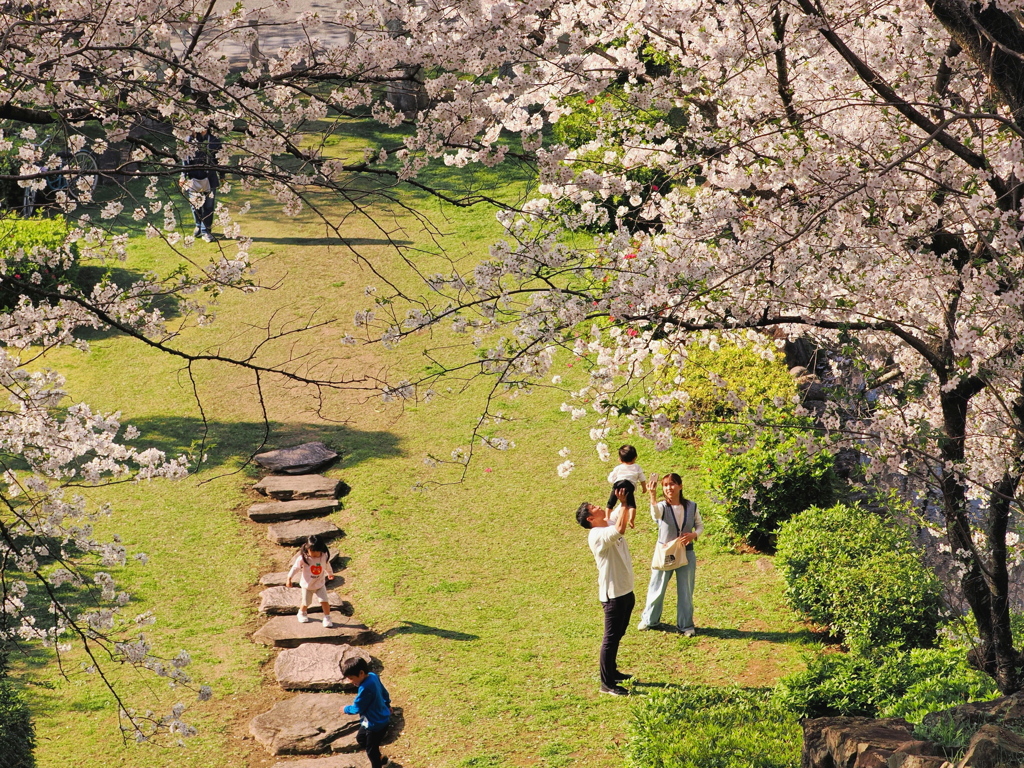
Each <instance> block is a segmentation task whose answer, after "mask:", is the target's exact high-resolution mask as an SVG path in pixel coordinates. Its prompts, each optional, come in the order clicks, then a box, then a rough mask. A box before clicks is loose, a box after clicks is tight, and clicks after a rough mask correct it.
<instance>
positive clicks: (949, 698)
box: [775, 646, 999, 723]
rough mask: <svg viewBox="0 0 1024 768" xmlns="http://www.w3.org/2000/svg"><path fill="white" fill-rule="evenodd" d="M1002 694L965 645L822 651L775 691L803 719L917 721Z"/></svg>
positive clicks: (781, 683)
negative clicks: (973, 664)
mask: <svg viewBox="0 0 1024 768" xmlns="http://www.w3.org/2000/svg"><path fill="white" fill-rule="evenodd" d="M998 695H999V692H998V690H997V688H996V687H995V684H994V683H993V681H992V679H991V678H990V677H988V676H987V675H985V674H984V673H982V672H979V671H978V670H976V669H974V668H972V667H971V666H970V665H969V664H968V663H967V652H966V650H965V648H963V647H961V646H954V647H942V648H913V649H911V650H903V649H900V648H898V647H896V646H883V647H878V648H875V649H873V650H872V651H871V652H869V653H866V654H860V653H821V654H819V655H818V656H816V657H815V658H814V659H812V660H811V661H810V663H809V664H808V665H807V669H806V670H804V671H803V672H797V673H795V674H792V675H789V676H788V677H786V678H784V679H783V680H782V681H781V682H780V683H779V684H778V686H776V689H775V700H776V702H777V704H778V705H779V706H780V707H782V708H784V709H787V710H789V711H790V712H792V713H793V714H794V715H796V716H798V717H801V718H804V717H828V716H834V715H860V716H865V717H903V718H906V719H907V720H908V721H910V722H912V723H920V722H921V720H922V719H924V716H925V715H926V714H928V713H929V712H936V711H938V710H942V709H948V708H949V707H953V706H956V705H957V704H962V703H964V702H966V701H982V700H986V699H992V698H995V697H996V696H998Z"/></svg>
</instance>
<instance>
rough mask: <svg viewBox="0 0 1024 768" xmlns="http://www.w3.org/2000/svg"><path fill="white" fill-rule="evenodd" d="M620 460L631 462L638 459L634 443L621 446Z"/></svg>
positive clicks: (626, 462) (624, 462)
mask: <svg viewBox="0 0 1024 768" xmlns="http://www.w3.org/2000/svg"><path fill="white" fill-rule="evenodd" d="M619 461H621V462H622V463H623V464H629V463H630V462H631V461H636V448H634V447H633V446H632V445H623V446H620V447H619Z"/></svg>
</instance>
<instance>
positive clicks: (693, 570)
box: [638, 472, 704, 637]
mask: <svg viewBox="0 0 1024 768" xmlns="http://www.w3.org/2000/svg"><path fill="white" fill-rule="evenodd" d="M647 489H648V491H649V492H650V494H651V517H652V518H653V519H654V522H656V523H657V524H658V543H660V544H667V543H668V542H670V541H672V539H675V538H678V539H681V540H682V542H683V543H684V544H685V545H686V565H682V566H680V567H679V568H676V569H675V570H672V571H662V570H657V569H655V568H652V569H651V581H650V583H649V584H648V585H647V604H646V605H645V606H644V612H643V614H642V615H641V616H640V626H639V627H638V629H650V628H651V627H654V626H656V625H657V624H658V622H660V621H661V611H662V608H663V607H664V604H665V590H666V589H668V582H669V580H670V579H671V578H672V574H673V573H674V574H676V628H677V629H678V630H679V631H680V632H682V633H683V634H684V635H686V636H687V637H693V635H695V634H696V632H697V628H696V627H695V626H694V625H693V582H694V577H695V576H696V574H697V557H696V555H695V554H694V551H693V542H695V541H696V540H697V538H698V537H699V536H700V535H701V534H702V533H704V521H703V520H701V517H700V512H698V511H697V505H696V504H695V503H693V502H692V501H690V500H688V499H684V498H683V480H682V478H681V477H680V476H679V475H677V474H676V473H675V472H673V473H671V474H669V475H665V477H664V479H663V480H662V481H661V492H662V495H663V496H664V499H665V500H664V501H663V502H662V503H661V504H659V503H658V499H657V493H658V478H657V476H656V475H655V476H652V477H651V478H650V480H649V481H648V483H647Z"/></svg>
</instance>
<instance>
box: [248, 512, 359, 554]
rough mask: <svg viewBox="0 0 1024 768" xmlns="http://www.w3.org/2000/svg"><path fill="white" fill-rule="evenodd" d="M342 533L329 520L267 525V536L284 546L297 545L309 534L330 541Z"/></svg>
mask: <svg viewBox="0 0 1024 768" xmlns="http://www.w3.org/2000/svg"><path fill="white" fill-rule="evenodd" d="M281 503H282V504H284V503H285V502H281ZM344 535H345V532H344V531H343V530H341V528H339V527H338V526H336V525H335V524H334V523H332V522H331V521H330V520H289V521H288V522H284V523H275V524H274V525H269V526H267V538H268V539H270V540H271V541H272V542H274V543H275V544H281V545H282V546H286V547H297V546H299V545H300V544H303V543H305V541H306V539H307V538H309V537H310V536H319V537H320V540H321V541H330V540H331V539H336V538H338V537H339V536H344Z"/></svg>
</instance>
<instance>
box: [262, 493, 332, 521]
mask: <svg viewBox="0 0 1024 768" xmlns="http://www.w3.org/2000/svg"><path fill="white" fill-rule="evenodd" d="M337 508H338V502H337V500H336V499H302V500H301V501H264V502H261V503H259V504H253V505H252V506H251V507H249V519H250V520H252V521H253V522H254V523H278V522H281V521H283V520H304V519H306V518H309V517H323V516H324V515H329V514H331V512H333V511H334V510H336V509H337Z"/></svg>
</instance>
